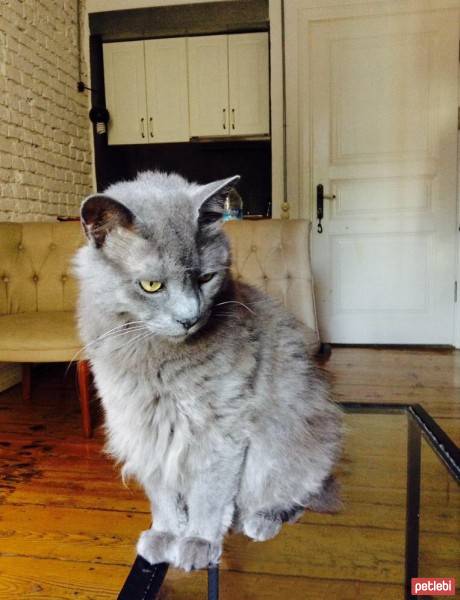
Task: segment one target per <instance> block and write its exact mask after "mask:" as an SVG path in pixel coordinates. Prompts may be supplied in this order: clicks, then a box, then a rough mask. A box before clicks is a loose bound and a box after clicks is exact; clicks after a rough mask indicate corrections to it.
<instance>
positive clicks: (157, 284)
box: [139, 279, 163, 294]
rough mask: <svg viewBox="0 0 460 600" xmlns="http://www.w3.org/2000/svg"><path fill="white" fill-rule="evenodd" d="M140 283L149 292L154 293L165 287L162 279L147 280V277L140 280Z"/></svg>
mask: <svg viewBox="0 0 460 600" xmlns="http://www.w3.org/2000/svg"><path fill="white" fill-rule="evenodd" d="M139 285H140V286H141V288H142V289H143V290H144V292H147V293H148V294H154V293H155V292H159V291H160V290H161V288H162V287H163V284H162V283H161V281H147V279H142V281H139Z"/></svg>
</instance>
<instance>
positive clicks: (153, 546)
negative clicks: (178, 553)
mask: <svg viewBox="0 0 460 600" xmlns="http://www.w3.org/2000/svg"><path fill="white" fill-rule="evenodd" d="M176 542H177V538H176V537H175V536H174V535H173V534H172V533H167V532H166V531H154V530H153V529H147V530H146V531H143V532H142V533H141V535H140V536H139V540H138V542H137V553H138V554H139V555H140V556H142V558H145V560H146V561H148V562H149V563H150V564H152V565H154V564H156V563H161V562H171V560H172V557H173V554H174V546H175V544H176Z"/></svg>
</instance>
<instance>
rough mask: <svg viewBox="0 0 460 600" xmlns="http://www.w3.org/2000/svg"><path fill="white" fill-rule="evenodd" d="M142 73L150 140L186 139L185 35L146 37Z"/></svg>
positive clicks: (183, 140)
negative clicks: (144, 78)
mask: <svg viewBox="0 0 460 600" xmlns="http://www.w3.org/2000/svg"><path fill="white" fill-rule="evenodd" d="M145 77H146V82H147V112H148V125H149V127H148V139H149V142H188V141H189V137H190V134H189V121H188V82H187V42H186V38H170V39H162V40H147V41H146V42H145Z"/></svg>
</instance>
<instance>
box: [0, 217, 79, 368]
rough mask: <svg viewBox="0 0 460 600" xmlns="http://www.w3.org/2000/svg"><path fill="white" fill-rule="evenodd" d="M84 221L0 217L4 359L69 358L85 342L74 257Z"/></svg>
mask: <svg viewBox="0 0 460 600" xmlns="http://www.w3.org/2000/svg"><path fill="white" fill-rule="evenodd" d="M81 243H82V235H81V230H80V224H79V223H76V222H70V223H0V361H13V362H64V361H68V360H70V359H71V358H72V357H73V356H74V355H75V353H76V352H78V350H79V348H80V342H79V340H78V336H77V334H76V328H75V323H74V309H75V300H76V295H77V285H76V281H75V279H74V278H73V277H72V276H71V274H70V272H69V270H70V259H71V257H72V256H73V254H74V253H75V250H76V249H77V248H78V246H79V245H80V244H81Z"/></svg>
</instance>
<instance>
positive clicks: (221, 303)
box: [76, 172, 341, 570]
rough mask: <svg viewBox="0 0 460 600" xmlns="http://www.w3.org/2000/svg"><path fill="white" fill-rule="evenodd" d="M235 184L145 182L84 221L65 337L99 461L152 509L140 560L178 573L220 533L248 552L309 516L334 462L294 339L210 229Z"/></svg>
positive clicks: (100, 202) (196, 562)
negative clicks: (111, 464)
mask: <svg viewBox="0 0 460 600" xmlns="http://www.w3.org/2000/svg"><path fill="white" fill-rule="evenodd" d="M236 180H237V178H229V179H227V180H223V181H219V182H213V183H211V184H208V185H205V186H200V185H197V184H193V183H189V182H187V181H186V180H184V179H183V178H182V177H180V176H178V175H175V174H170V175H167V174H164V173H159V172H146V173H142V174H140V175H139V176H138V178H137V179H135V180H134V181H128V182H121V183H118V184H115V185H112V186H111V187H109V188H108V189H107V190H106V191H105V192H104V194H103V195H96V196H93V197H90V198H89V199H87V200H86V201H85V203H84V204H83V207H82V220H83V223H84V227H85V230H86V233H87V236H88V244H87V245H86V246H85V247H83V248H82V249H81V250H80V251H79V252H78V255H77V257H76V273H77V276H78V278H79V280H80V290H81V292H80V300H79V325H80V331H81V336H82V338H83V340H84V342H85V344H87V346H86V350H85V353H86V355H87V356H88V357H89V360H90V362H91V366H92V371H93V373H94V376H95V381H96V385H97V389H98V391H99V394H100V396H101V398H102V402H103V405H104V409H105V418H106V430H107V440H108V441H107V448H108V451H109V452H110V454H111V455H112V456H113V457H115V459H116V460H117V461H118V462H119V463H120V464H121V465H122V472H123V475H124V476H125V477H134V478H136V479H137V480H138V481H139V482H140V483H141V484H142V485H143V487H144V488H145V491H146V493H147V495H148V497H149V499H150V501H151V506H152V513H153V526H152V528H151V529H149V530H148V531H145V532H143V533H142V534H141V536H140V538H139V542H138V546H137V550H138V552H139V553H140V554H141V555H142V556H143V557H144V558H146V559H147V560H148V561H150V562H152V563H154V562H160V561H167V562H169V563H171V564H173V565H175V566H177V567H181V568H183V569H186V570H190V569H192V568H203V567H206V566H207V565H208V563H215V562H218V560H219V557H220V554H221V549H222V541H223V537H224V536H225V534H226V533H227V532H228V531H229V529H230V528H232V529H234V530H236V531H243V532H244V533H245V534H246V535H248V536H249V537H250V538H252V539H254V540H258V541H262V540H266V539H269V538H270V537H273V536H275V535H276V534H277V533H278V532H279V530H280V528H281V524H282V522H283V521H293V520H295V519H296V518H297V517H298V516H299V515H300V514H301V513H302V511H303V509H304V508H305V507H306V508H308V506H309V503H310V502H311V506H312V508H314V509H315V510H321V503H322V500H321V498H322V494H323V491H324V494H325V496H327V494H328V492H327V490H328V489H329V490H330V489H332V488H331V485H330V481H331V478H330V474H331V470H332V469H333V467H334V463H335V461H336V459H337V456H338V453H339V448H340V438H341V425H340V421H341V419H340V414H339V411H338V410H337V409H336V408H335V406H334V405H333V403H332V402H331V401H330V400H329V392H328V387H327V384H326V383H325V381H324V380H323V378H322V377H321V376H320V374H319V372H318V370H317V368H316V367H315V366H314V364H313V363H312V361H311V359H310V358H309V355H308V350H307V344H306V341H305V332H304V329H303V327H302V325H301V324H300V323H299V322H298V321H296V319H295V318H294V317H293V316H291V315H290V314H289V313H288V312H286V310H285V309H284V308H283V307H282V306H280V305H279V304H278V303H277V302H276V301H274V300H272V299H270V298H268V297H267V296H265V295H263V294H262V293H261V292H259V291H257V290H256V289H255V288H253V287H251V286H248V285H243V284H240V283H236V282H235V281H233V280H232V278H231V275H230V271H229V266H230V262H231V258H230V251H229V243H228V241H227V239H226V237H225V235H224V234H223V232H222V230H221V224H220V221H219V216H220V215H221V213H222V192H223V191H225V189H226V188H227V187H228V186H229V185H231V184H232V183H234V182H235V181H236ZM114 201H116V202H114ZM208 273H216V274H215V275H214V277H213V278H212V279H211V280H210V281H208V282H207V283H203V284H202V285H200V284H199V283H198V279H197V278H198V276H199V275H203V274H208ZM140 280H157V281H161V282H163V284H164V288H163V289H162V290H161V291H159V292H157V293H155V294H147V293H146V292H144V291H143V290H142V289H141V287H140V285H139V281H140ZM196 318H198V319H199V320H198V322H197V323H196V324H195V325H193V327H191V328H190V329H189V330H186V329H185V327H184V325H183V324H182V323H183V322H185V321H187V320H189V321H193V320H195V319H196ZM324 505H325V507H326V508H327V506H329V505H330V498H327V499H325V502H324Z"/></svg>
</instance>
